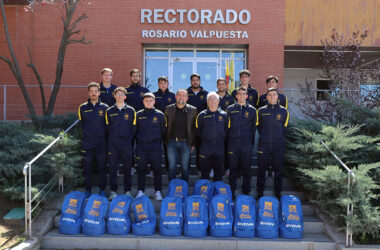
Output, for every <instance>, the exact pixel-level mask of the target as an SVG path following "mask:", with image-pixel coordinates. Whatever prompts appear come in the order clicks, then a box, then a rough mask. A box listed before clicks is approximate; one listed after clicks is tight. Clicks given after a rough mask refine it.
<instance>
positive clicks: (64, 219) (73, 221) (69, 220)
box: [62, 218, 75, 223]
mask: <svg viewBox="0 0 380 250" xmlns="http://www.w3.org/2000/svg"><path fill="white" fill-rule="evenodd" d="M62 220H63V221H67V222H72V223H75V220H73V219H70V218H63V219H62Z"/></svg>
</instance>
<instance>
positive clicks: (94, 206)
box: [92, 201, 102, 208]
mask: <svg viewBox="0 0 380 250" xmlns="http://www.w3.org/2000/svg"><path fill="white" fill-rule="evenodd" d="M101 204H102V202H101V201H94V204H92V208H99V207H100V205H101Z"/></svg>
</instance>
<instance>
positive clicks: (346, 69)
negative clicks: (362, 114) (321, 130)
mask: <svg viewBox="0 0 380 250" xmlns="http://www.w3.org/2000/svg"><path fill="white" fill-rule="evenodd" d="M367 37H368V32H367V31H364V32H363V33H360V32H359V31H357V32H354V33H353V34H352V35H351V37H346V36H345V35H343V34H339V33H338V32H337V31H336V30H335V29H334V30H333V31H332V33H331V35H330V37H329V38H328V39H324V40H322V41H321V44H322V46H323V51H322V54H321V63H322V65H323V67H322V73H321V74H320V76H321V77H323V78H326V79H329V80H330V84H329V91H326V92H324V93H323V99H324V100H323V101H320V102H318V104H317V105H316V94H315V92H316V90H315V89H314V88H313V84H312V83H311V82H309V81H307V80H306V83H305V84H304V85H301V84H299V88H300V90H301V94H302V96H303V97H302V98H301V99H300V100H299V102H298V104H299V106H300V108H301V111H302V112H303V113H304V114H305V115H306V116H308V117H310V118H313V119H316V120H318V121H328V122H340V121H342V119H341V118H342V117H341V116H342V114H341V112H340V110H341V109H340V107H339V106H337V105H336V104H337V101H338V100H345V101H346V102H347V103H350V104H353V105H356V106H363V107H366V108H370V109H373V108H378V107H380V99H379V95H380V88H374V89H373V90H370V91H368V90H367V89H365V88H364V87H363V85H366V84H370V83H379V82H380V58H377V59H375V60H372V61H367V60H365V59H364V58H363V53H362V52H361V46H362V44H363V42H364V40H365V39H366V38H367Z"/></svg>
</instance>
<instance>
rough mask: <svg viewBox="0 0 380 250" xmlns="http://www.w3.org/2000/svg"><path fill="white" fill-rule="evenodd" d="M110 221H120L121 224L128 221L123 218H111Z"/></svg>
mask: <svg viewBox="0 0 380 250" xmlns="http://www.w3.org/2000/svg"><path fill="white" fill-rule="evenodd" d="M108 220H109V221H120V222H125V221H126V220H125V219H122V218H109V219H108Z"/></svg>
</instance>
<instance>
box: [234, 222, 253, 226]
mask: <svg viewBox="0 0 380 250" xmlns="http://www.w3.org/2000/svg"><path fill="white" fill-rule="evenodd" d="M236 224H237V225H238V226H242V227H253V223H247V222H238V223H236Z"/></svg>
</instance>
